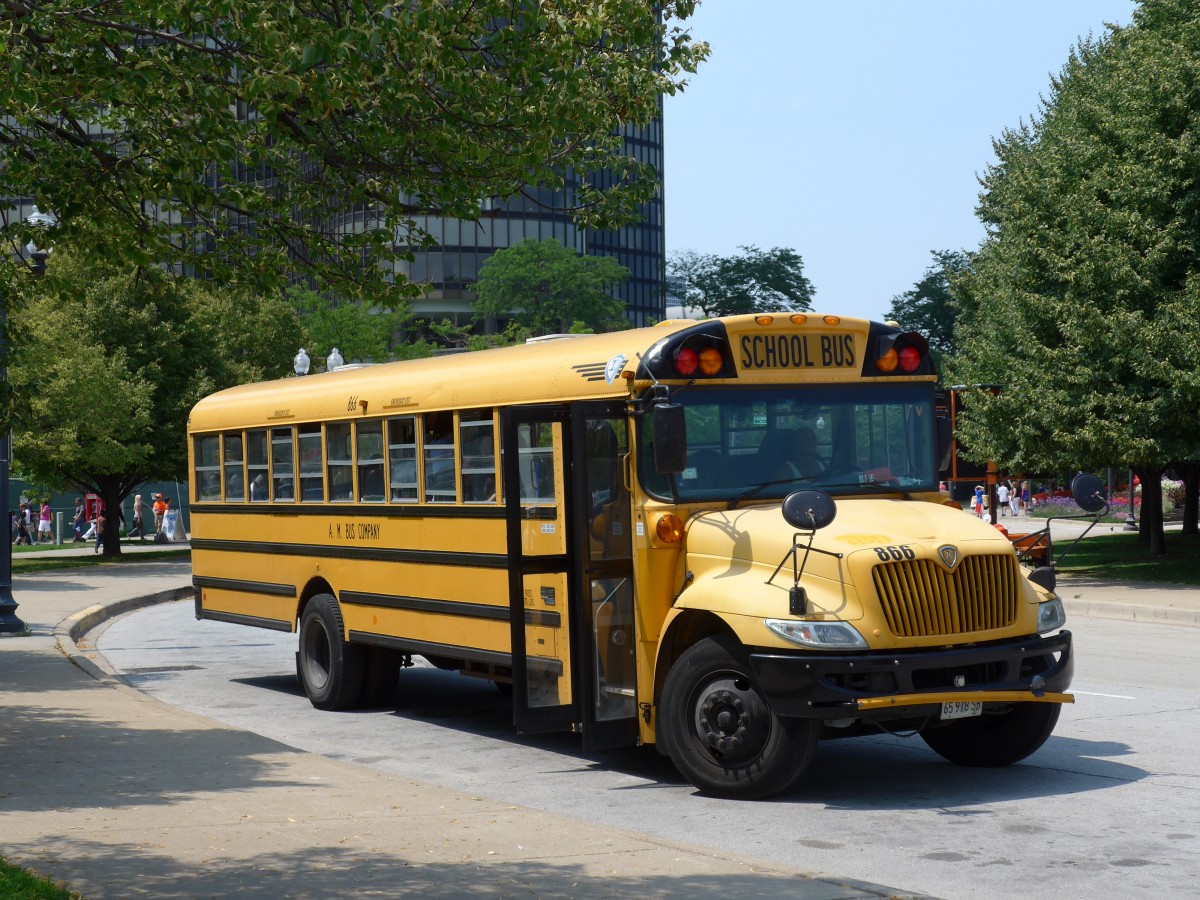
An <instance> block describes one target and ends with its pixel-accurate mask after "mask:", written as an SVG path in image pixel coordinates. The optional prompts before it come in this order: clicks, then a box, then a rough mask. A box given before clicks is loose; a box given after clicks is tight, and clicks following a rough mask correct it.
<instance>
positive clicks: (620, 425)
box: [571, 402, 638, 750]
mask: <svg viewBox="0 0 1200 900" xmlns="http://www.w3.org/2000/svg"><path fill="white" fill-rule="evenodd" d="M572 413H573V415H572V419H571V428H572V434H571V438H572V441H571V443H572V446H573V447H574V454H575V455H574V457H573V460H572V462H573V465H572V467H571V469H572V477H573V481H574V488H573V490H572V496H573V498H574V499H575V501H576V502H575V503H574V505H573V510H574V514H575V516H576V520H575V526H574V527H573V528H572V533H573V535H574V537H575V550H574V556H575V558H576V559H577V560H579V561H580V563H581V565H579V566H577V567H576V568H577V571H576V579H577V580H576V584H575V595H576V596H577V597H578V598H579V601H580V602H579V603H578V604H577V605H576V606H575V607H574V609H575V623H574V628H575V630H576V632H577V633H578V634H579V635H580V641H579V644H580V647H581V651H580V655H579V659H580V674H581V681H580V686H581V693H582V697H581V706H582V712H583V746H584V749H585V750H600V749H604V748H607V747H627V746H631V745H633V744H634V743H636V741H637V736H638V726H637V693H636V688H637V664H636V659H635V655H634V653H635V633H634V608H633V603H634V584H633V527H632V523H631V521H630V514H631V506H630V499H629V482H628V479H629V477H630V473H629V471H628V468H627V464H628V459H629V456H628V454H629V430H628V416H627V414H626V411H625V404H624V403H623V402H622V403H611V402H591V403H579V404H576V405H575V406H573V407H572Z"/></svg>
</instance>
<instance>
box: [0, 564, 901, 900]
mask: <svg viewBox="0 0 1200 900" xmlns="http://www.w3.org/2000/svg"><path fill="white" fill-rule="evenodd" d="M64 552H69V551H64ZM74 552H79V551H78V550H75V551H74ZM15 581H16V584H15V586H14V587H15V594H16V599H17V601H18V603H20V609H19V610H18V614H19V615H20V617H21V618H22V619H23V620H24V621H25V622H26V623H27V624H28V626H29V628H30V631H31V632H32V635H31V636H29V637H6V638H4V639H2V640H0V777H2V780H0V835H2V838H0V856H3V857H4V858H5V859H7V860H9V861H10V862H14V863H18V864H20V865H25V866H28V867H30V868H32V869H34V870H36V871H38V872H39V873H42V874H45V875H48V876H50V877H51V878H54V879H57V880H61V881H64V882H66V883H67V884H68V885H69V886H70V887H71V888H72V889H73V890H77V891H79V892H80V893H81V894H82V895H83V896H84V897H85V898H87V900H101V898H108V897H122V898H123V897H129V896H134V895H144V896H148V897H156V898H172V897H177V898H183V897H189V898H191V897H227V896H233V895H237V896H248V897H270V898H277V897H314V898H316V897H335V896H349V895H359V894H377V895H380V896H387V897H402V896H413V897H418V896H419V897H514V896H520V897H639V898H642V897H674V896H692V897H717V896H719V897H722V898H739V897H762V896H780V895H786V896H788V897H795V898H801V900H818V898H820V900H860V898H863V900H866V898H882V897H889V898H891V897H897V898H900V897H912V896H915V895H913V894H909V893H904V892H902V891H895V890H892V889H890V888H886V887H882V886H878V885H872V884H866V883H863V882H857V881H853V880H850V879H842V878H831V877H828V876H819V875H817V874H815V873H810V872H803V871H800V870H787V869H784V868H780V867H778V866H773V865H768V864H763V863H761V862H759V861H755V860H750V859H745V858H741V857H737V856H734V855H732V854H728V855H727V854H719V853H718V854H714V853H713V852H712V851H710V850H708V849H703V848H696V847H689V846H684V845H677V844H672V843H670V842H667V841H662V840H658V839H653V838H649V837H646V836H643V835H639V834H634V833H631V832H625V831H621V830H618V829H612V828H603V827H598V826H595V825H591V824H585V823H583V822H580V821H577V820H574V819H570V818H566V817H562V816H556V815H552V814H549V813H543V812H539V811H536V810H531V809H524V808H522V807H516V806H510V805H506V804H502V803H498V802H494V801H490V800H485V799H482V798H478V797H471V796H468V795H465V794H458V793H454V792H451V791H447V790H443V789H441V788H435V787H432V786H430V785H427V784H423V783H420V782H416V781H410V780H406V779H404V778H399V777H395V776H391V775H388V774H386V773H382V772H377V771H375V770H372V769H365V768H359V767H355V766H352V765H348V764H345V763H340V762H337V761H335V760H331V759H327V758H325V757H321V756H316V755H312V754H307V753H302V752H299V751H297V750H294V749H292V748H290V747H287V746H284V745H282V744H279V743H276V742H274V741H270V740H267V739H266V738H262V737H259V736H257V735H255V734H252V733H249V732H242V731H236V730H234V729H231V728H228V727H226V726H224V725H221V724H219V723H216V722H213V721H211V720H209V719H205V718H203V717H200V716H197V715H193V714H191V713H188V712H184V711H182V710H178V709H175V708H172V707H169V706H166V705H164V704H162V703H160V702H158V701H157V700H154V699H152V698H150V697H148V696H147V695H145V694H142V693H140V692H138V691H136V690H134V689H132V688H130V687H128V686H126V685H124V684H122V683H120V682H119V681H116V680H114V679H112V678H110V677H108V676H106V675H104V672H103V667H102V666H99V665H97V664H96V662H95V661H94V660H93V659H92V658H90V657H89V655H88V652H87V651H86V650H81V649H79V648H78V647H77V646H76V643H75V641H76V640H78V639H79V638H80V637H81V636H82V634H83V633H84V632H85V631H86V630H87V629H88V628H90V627H93V626H94V625H95V624H96V623H97V622H99V621H102V620H103V619H104V618H107V617H110V616H111V615H113V614H115V611H116V609H118V608H125V609H128V608H132V607H134V606H136V605H145V604H148V603H153V602H161V601H162V600H165V599H168V598H172V597H175V596H179V595H183V594H186V593H188V592H190V582H191V572H190V566H189V564H188V563H187V562H183V561H181V562H147V563H136V562H126V563H123V564H121V565H120V566H119V567H118V566H113V567H104V568H101V569H69V570H61V571H59V572H55V573H51V574H45V575H37V576H27V577H26V576H21V575H18V576H17V578H16V579H15ZM72 662H74V663H76V664H75V665H72ZM399 752H402V751H399Z"/></svg>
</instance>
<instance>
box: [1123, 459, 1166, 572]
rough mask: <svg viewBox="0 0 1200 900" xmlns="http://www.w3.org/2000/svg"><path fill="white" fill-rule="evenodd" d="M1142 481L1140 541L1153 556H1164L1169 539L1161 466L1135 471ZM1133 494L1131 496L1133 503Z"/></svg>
mask: <svg viewBox="0 0 1200 900" xmlns="http://www.w3.org/2000/svg"><path fill="white" fill-rule="evenodd" d="M1133 471H1134V473H1135V474H1136V475H1137V476H1138V478H1140V479H1141V481H1142V515H1141V528H1140V529H1139V531H1138V534H1139V540H1140V542H1141V543H1142V544H1145V545H1147V548H1148V549H1149V551H1150V555H1151V556H1163V555H1165V554H1166V552H1167V538H1166V534H1165V532H1164V530H1163V503H1162V476H1163V472H1164V471H1165V470H1164V469H1163V468H1162V467H1161V466H1160V467H1158V468H1154V469H1136V468H1135V469H1134V470H1133ZM1132 496H1133V495H1132V493H1131V494H1130V498H1131V502H1132Z"/></svg>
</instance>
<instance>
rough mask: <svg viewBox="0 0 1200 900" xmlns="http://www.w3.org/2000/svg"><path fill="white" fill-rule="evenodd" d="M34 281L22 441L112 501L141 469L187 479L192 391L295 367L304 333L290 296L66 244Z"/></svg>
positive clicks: (78, 485)
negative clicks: (108, 259)
mask: <svg viewBox="0 0 1200 900" xmlns="http://www.w3.org/2000/svg"><path fill="white" fill-rule="evenodd" d="M29 284H30V285H34V286H35V287H36V290H34V291H33V292H32V293H31V294H30V295H29V297H28V298H27V300H26V302H25V303H23V304H22V305H21V307H20V308H19V309H18V310H17V311H16V312H15V313H14V314H13V317H12V319H11V325H12V335H13V339H14V346H13V347H12V354H11V359H10V368H9V374H10V378H11V382H12V387H13V397H14V398H15V400H14V406H13V413H14V415H13V422H12V425H13V446H14V451H15V455H16V457H17V459H18V460H19V463H20V466H21V469H22V471H25V472H28V473H30V475H31V477H33V478H35V479H36V480H38V481H39V482H43V483H45V484H48V485H52V486H53V487H55V488H57V489H59V490H68V489H69V490H76V491H80V492H86V491H91V492H95V493H97V494H99V495H100V496H101V497H102V498H104V500H105V503H106V504H107V505H108V507H109V508H110V509H116V508H117V507H118V506H119V504H120V501H121V500H122V499H123V498H124V497H125V496H126V495H127V494H128V493H129V491H130V490H131V489H132V488H133V487H134V486H135V485H137V484H139V483H141V482H143V481H148V480H162V481H168V480H186V477H187V472H186V467H187V447H186V427H187V419H188V414H189V412H190V410H191V407H192V405H193V404H195V403H196V401H198V400H199V399H200V398H201V397H204V396H205V395H207V394H209V393H212V392H213V391H215V390H218V389H221V388H225V387H229V386H231V385H234V384H240V383H243V382H247V381H255V380H259V379H262V378H269V377H279V376H282V375H286V374H288V372H289V371H290V359H291V352H292V351H290V348H291V347H293V346H298V343H297V342H298V341H299V340H300V325H299V321H298V320H297V319H296V315H295V312H294V311H293V310H292V309H291V308H290V307H289V306H288V305H287V304H286V303H285V302H284V301H283V300H281V299H275V300H271V299H264V298H256V297H253V296H251V295H250V294H248V293H247V292H244V291H218V290H215V289H212V288H211V287H210V285H209V284H208V283H206V282H198V281H194V280H191V279H185V278H176V277H174V276H171V275H168V274H166V273H164V272H162V271H161V270H160V269H157V268H153V267H151V268H144V269H134V270H128V269H125V270H122V269H119V268H117V267H115V266H110V267H105V266H100V265H96V264H95V263H93V262H92V261H91V260H89V259H87V258H85V257H84V256H82V255H80V254H78V253H73V252H71V251H70V250H68V249H67V248H65V247H60V248H59V249H57V250H56V251H55V254H54V260H53V262H52V264H51V266H50V267H49V271H48V274H47V275H46V277H45V278H44V279H42V280H40V281H37V282H33V281H30V282H29ZM280 348H288V349H286V350H282V351H281V349H280ZM113 525H114V527H115V525H116V523H113Z"/></svg>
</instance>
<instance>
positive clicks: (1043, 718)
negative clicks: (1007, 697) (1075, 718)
mask: <svg viewBox="0 0 1200 900" xmlns="http://www.w3.org/2000/svg"><path fill="white" fill-rule="evenodd" d="M1061 709H1062V707H1061V706H1060V705H1059V704H1057V703H1014V704H1013V705H1012V706H1011V707H1010V708H1009V709H1008V710H1007V711H1005V712H1002V713H989V712H988V709H987V707H986V706H984V708H983V715H981V716H975V717H974V718H970V719H959V720H957V721H954V722H951V723H950V724H949V725H942V726H940V727H937V728H929V729H926V730H925V731H922V732H921V738H922V739H923V740H924V741H925V743H926V744H928V745H929V747H930V749H931V750H933V752H934V753H936V754H938V755H939V756H941V757H943V758H944V759H948V760H949V761H950V762H952V763H954V764H955V765H959V766H974V767H986V768H994V767H996V766H1010V765H1012V764H1013V763H1015V762H1020V761H1021V760H1023V759H1024V758H1025V757H1027V756H1029V754H1031V753H1033V752H1034V751H1035V750H1037V749H1038V748H1039V747H1041V746H1042V744H1044V743H1046V739H1047V738H1049V737H1050V733H1051V732H1052V731H1054V726H1055V725H1056V724H1057V723H1058V714H1059V711H1060V710H1061Z"/></svg>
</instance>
